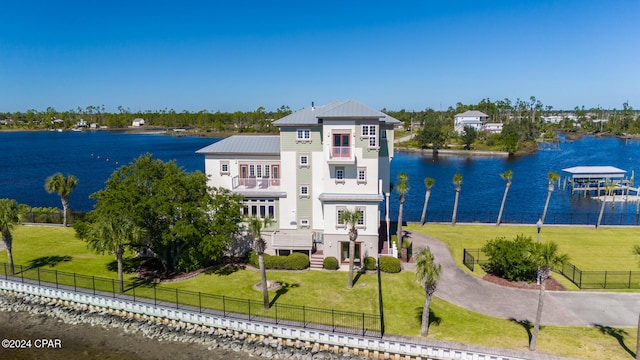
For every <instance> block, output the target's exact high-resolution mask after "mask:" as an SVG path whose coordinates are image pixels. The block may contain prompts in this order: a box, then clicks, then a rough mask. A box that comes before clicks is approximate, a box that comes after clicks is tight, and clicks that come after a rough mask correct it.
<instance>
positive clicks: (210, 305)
mask: <svg viewBox="0 0 640 360" xmlns="http://www.w3.org/2000/svg"><path fill="white" fill-rule="evenodd" d="M14 269H15V272H14V275H13V276H12V275H10V269H9V265H8V264H7V263H0V276H2V277H4V278H5V279H6V280H14V281H21V282H23V283H32V284H38V285H44V286H50V287H55V288H56V289H65V290H73V291H75V292H79V293H87V294H92V295H102V296H109V297H113V298H120V299H127V300H132V301H134V302H137V303H146V304H153V305H161V306H166V307H174V308H176V309H183V310H189V311H197V312H200V313H205V314H211V315H217V316H223V317H227V318H237V319H244V320H255V321H261V322H266V323H275V324H281V325H290V326H299V327H303V328H309V329H317V330H323V331H331V332H336V333H343V334H351V335H363V336H374V337H382V335H383V331H384V329H383V328H382V322H381V316H380V315H377V314H366V313H357V312H349V311H339V310H330V309H320V308H315V307H307V306H298V305H287V304H279V303H277V302H276V303H274V304H273V305H272V306H271V307H270V308H269V309H265V308H264V303H263V302H262V301H255V300H250V299H240V298H235V297H230V296H224V295H213V294H203V293H201V292H195V291H187V290H179V289H175V288H169V287H163V286H161V285H158V284H157V283H154V282H145V281H142V280H141V281H126V282H124V292H123V293H120V292H119V290H118V289H119V286H118V281H117V280H116V279H108V278H102V277H96V276H87V275H81V274H77V273H70V272H63V271H57V270H49V269H42V268H40V267H27V266H22V265H15V266H14Z"/></svg>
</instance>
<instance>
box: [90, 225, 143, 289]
mask: <svg viewBox="0 0 640 360" xmlns="http://www.w3.org/2000/svg"><path fill="white" fill-rule="evenodd" d="M89 226H90V228H89V232H88V234H87V239H86V241H87V245H88V246H89V248H90V249H92V250H93V251H95V252H97V253H99V254H104V253H105V252H106V251H108V252H111V253H113V254H114V255H115V256H116V262H117V263H118V290H119V291H120V292H124V275H123V272H124V271H123V263H124V261H123V255H124V250H125V247H126V246H130V245H135V244H137V243H138V242H139V241H140V239H141V238H142V237H143V234H144V230H143V229H142V228H141V227H139V226H138V225H136V223H135V222H134V221H133V220H132V219H131V218H130V217H128V216H126V215H124V214H117V215H114V216H103V217H100V218H99V219H98V221H96V222H94V223H92V224H91V225H89Z"/></svg>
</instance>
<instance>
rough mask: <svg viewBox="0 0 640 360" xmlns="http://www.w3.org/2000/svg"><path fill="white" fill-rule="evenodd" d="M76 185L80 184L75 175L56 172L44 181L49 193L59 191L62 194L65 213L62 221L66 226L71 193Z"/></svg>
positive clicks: (61, 198)
mask: <svg viewBox="0 0 640 360" xmlns="http://www.w3.org/2000/svg"><path fill="white" fill-rule="evenodd" d="M76 186H78V179H77V178H76V177H75V176H73V175H69V176H67V177H64V175H62V173H56V174H54V175H51V176H49V177H48V178H47V180H46V181H45V183H44V188H45V190H47V192H48V193H57V194H58V195H60V200H62V211H63V214H64V221H63V222H62V223H63V225H64V226H67V210H68V209H69V195H71V193H72V192H73V190H74V189H75V188H76Z"/></svg>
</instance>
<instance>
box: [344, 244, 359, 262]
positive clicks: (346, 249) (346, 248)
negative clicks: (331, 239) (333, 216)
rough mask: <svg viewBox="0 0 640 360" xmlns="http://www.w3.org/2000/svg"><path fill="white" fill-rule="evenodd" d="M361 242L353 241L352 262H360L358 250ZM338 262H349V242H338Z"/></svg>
mask: <svg viewBox="0 0 640 360" xmlns="http://www.w3.org/2000/svg"><path fill="white" fill-rule="evenodd" d="M360 246H361V243H355V250H356V251H355V256H354V258H353V262H354V263H359V262H360V254H361V253H362V252H361V251H360ZM340 250H341V251H340V262H342V263H346V262H349V242H341V243H340Z"/></svg>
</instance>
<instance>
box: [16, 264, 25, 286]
mask: <svg viewBox="0 0 640 360" xmlns="http://www.w3.org/2000/svg"><path fill="white" fill-rule="evenodd" d="M14 266H15V265H14ZM20 278H21V279H22V283H23V284H24V269H23V268H22V265H20Z"/></svg>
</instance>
